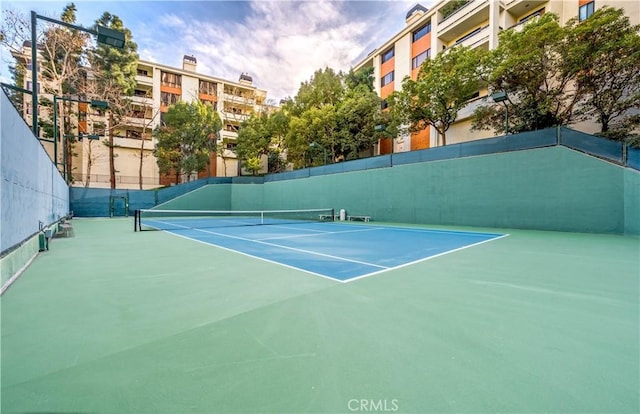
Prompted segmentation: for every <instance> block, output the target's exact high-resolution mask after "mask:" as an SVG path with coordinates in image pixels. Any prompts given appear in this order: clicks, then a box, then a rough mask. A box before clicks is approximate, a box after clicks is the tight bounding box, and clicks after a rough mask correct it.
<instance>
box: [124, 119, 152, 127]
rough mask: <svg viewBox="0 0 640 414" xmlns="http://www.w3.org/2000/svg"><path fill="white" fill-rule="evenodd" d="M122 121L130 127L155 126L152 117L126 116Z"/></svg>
mask: <svg viewBox="0 0 640 414" xmlns="http://www.w3.org/2000/svg"><path fill="white" fill-rule="evenodd" d="M122 123H123V124H124V125H126V126H130V127H138V128H153V126H154V120H153V119H151V118H139V117H135V116H126V117H124V118H123V119H122Z"/></svg>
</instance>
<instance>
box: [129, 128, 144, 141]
mask: <svg viewBox="0 0 640 414" xmlns="http://www.w3.org/2000/svg"><path fill="white" fill-rule="evenodd" d="M127 138H133V139H141V138H142V132H140V131H135V130H132V129H127Z"/></svg>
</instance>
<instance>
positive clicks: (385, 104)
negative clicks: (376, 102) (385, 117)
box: [380, 99, 389, 110]
mask: <svg viewBox="0 0 640 414" xmlns="http://www.w3.org/2000/svg"><path fill="white" fill-rule="evenodd" d="M388 107H389V102H387V100H386V99H383V100H382V101H380V109H381V110H384V109H387V108H388Z"/></svg>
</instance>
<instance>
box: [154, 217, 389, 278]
mask: <svg viewBox="0 0 640 414" xmlns="http://www.w3.org/2000/svg"><path fill="white" fill-rule="evenodd" d="M156 222H158V223H163V224H168V225H170V226H178V227H184V228H185V229H189V230H195V231H199V232H202V233H208V234H213V235H215V236H221V237H227V238H230V239H236V240H242V241H246V242H252V243H258V244H264V245H265V246H272V247H278V248H281V249H287V250H293V251H294V252H301V253H307V254H312V255H314V256H321V257H328V258H330V259H337V260H341V261H343V262H351V263H357V264H361V265H365V266H371V267H378V268H380V269H388V267H387V266H380V265H377V264H373V263H367V262H363V261H360V260H353V259H347V258H346V257H340V256H334V255H331V254H325V253H318V252H314V251H312V250H305V249H296V248H295V247H287V246H282V245H280V244H275V243H267V242H264V241H260V240H253V239H247V238H245V237H239V236H231V235H229V234H223V233H217V232H215V231H209V230H204V229H193V228H191V227H187V226H181V225H179V224H175V223H167V222H163V221H160V220H156ZM216 246H217V245H216Z"/></svg>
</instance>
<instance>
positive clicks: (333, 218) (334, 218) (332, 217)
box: [331, 208, 336, 221]
mask: <svg viewBox="0 0 640 414" xmlns="http://www.w3.org/2000/svg"><path fill="white" fill-rule="evenodd" d="M331 221H336V209H335V208H332V209H331Z"/></svg>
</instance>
